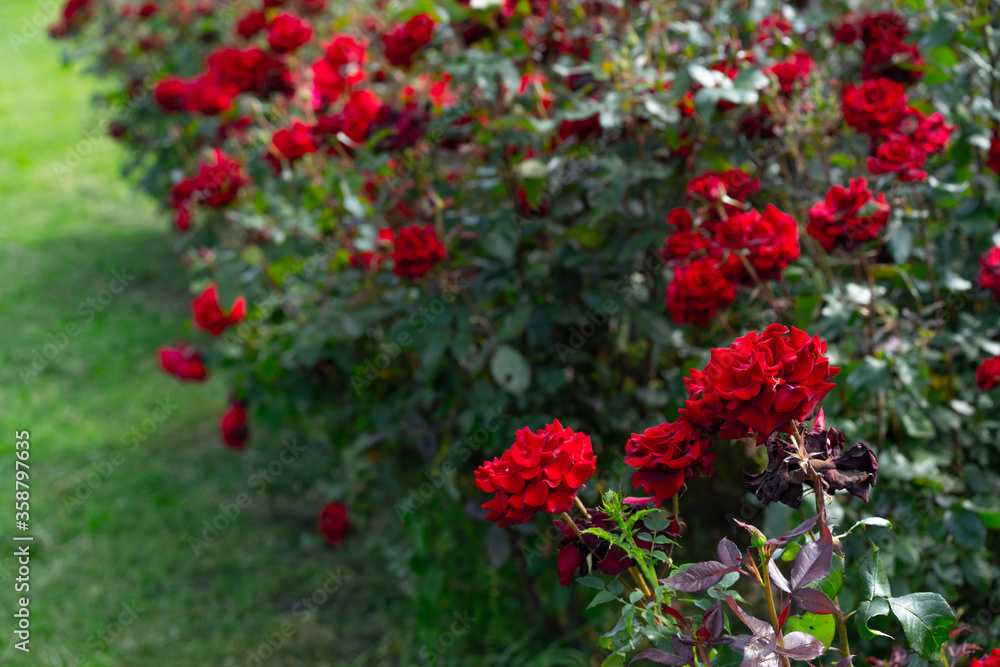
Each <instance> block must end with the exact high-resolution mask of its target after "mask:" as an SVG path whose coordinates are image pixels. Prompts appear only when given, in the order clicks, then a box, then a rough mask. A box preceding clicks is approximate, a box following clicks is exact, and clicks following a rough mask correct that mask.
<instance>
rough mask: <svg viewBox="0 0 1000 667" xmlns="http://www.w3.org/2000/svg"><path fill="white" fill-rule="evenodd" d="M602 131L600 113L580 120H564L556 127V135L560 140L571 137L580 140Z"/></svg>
mask: <svg viewBox="0 0 1000 667" xmlns="http://www.w3.org/2000/svg"><path fill="white" fill-rule="evenodd" d="M600 133H601V117H600V115H598V114H594V115H593V116H588V117H587V118H580V119H579V120H564V121H563V122H561V123H559V126H558V127H557V128H556V135H557V136H558V137H559V141H566V140H567V139H569V138H571V137H572V138H575V139H578V140H582V139H586V138H587V137H591V136H596V135H599V134H600Z"/></svg>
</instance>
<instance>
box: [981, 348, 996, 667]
mask: <svg viewBox="0 0 1000 667" xmlns="http://www.w3.org/2000/svg"><path fill="white" fill-rule="evenodd" d="M998 384H1000V357H991V358H990V359H986V360H985V361H983V363H981V364H979V368H977V369H976V386H977V387H979V388H980V389H981V390H983V391H989V390H990V389H992V388H993V387H995V386H997V385H998ZM998 667H1000V666H998Z"/></svg>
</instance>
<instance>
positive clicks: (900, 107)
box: [843, 79, 906, 137]
mask: <svg viewBox="0 0 1000 667" xmlns="http://www.w3.org/2000/svg"><path fill="white" fill-rule="evenodd" d="M904 90H905V89H904V88H903V84H901V83H896V82H895V81H892V80H890V79H872V80H869V81H865V82H864V84H862V85H861V86H855V85H853V84H852V85H849V86H847V87H846V88H845V89H844V102H843V110H844V120H845V121H846V122H847V124H848V125H850V126H851V127H853V128H854V129H855V130H857V131H858V132H862V133H864V134H868V135H871V136H873V137H876V136H880V135H884V134H886V133H888V132H891V131H892V130H894V129H895V127H896V124H897V123H898V122H899V120H900V118H902V116H903V113H904V111H905V109H906V94H905V92H904Z"/></svg>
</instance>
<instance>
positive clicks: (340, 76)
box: [312, 33, 368, 109]
mask: <svg viewBox="0 0 1000 667" xmlns="http://www.w3.org/2000/svg"><path fill="white" fill-rule="evenodd" d="M367 48H368V43H367V42H365V41H363V40H359V39H357V38H355V37H353V36H352V35H348V34H344V33H338V34H336V35H334V36H333V40H332V41H331V42H330V43H329V44H328V45H327V46H326V50H325V52H324V56H323V57H322V58H320V59H319V60H317V61H316V62H315V63H313V65H312V74H313V104H314V106H315V108H317V109H320V108H323V107H325V106H326V105H328V104H330V103H332V102H335V101H336V100H337V99H338V98H339V97H340V96H341V95H342V94H343V93H344V91H345V90H349V89H350V88H351V86H354V85H356V84H358V83H361V82H362V81H364V79H365V71H364V65H365V63H366V62H368V55H367Z"/></svg>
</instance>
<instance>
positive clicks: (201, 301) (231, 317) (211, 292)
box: [191, 283, 247, 336]
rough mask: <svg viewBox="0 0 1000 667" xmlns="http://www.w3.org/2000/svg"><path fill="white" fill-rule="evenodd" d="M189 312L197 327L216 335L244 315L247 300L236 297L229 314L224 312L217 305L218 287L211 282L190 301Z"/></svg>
mask: <svg viewBox="0 0 1000 667" xmlns="http://www.w3.org/2000/svg"><path fill="white" fill-rule="evenodd" d="M191 312H193V313H194V323H195V324H196V325H197V326H198V328H199V329H204V330H205V331H208V332H209V333H211V334H212V335H213V336H218V335H219V334H221V333H222V332H223V331H225V330H226V328H227V327H229V326H232V325H233V324H236V323H237V322H239V321H240V320H242V319H243V318H244V317H246V314H247V300H246V299H244V298H243V297H242V296H240V297H236V301H234V302H233V307H232V308H231V309H230V310H229V314H226V313H224V312H223V311H222V307H221V306H220V305H219V287H218V285H215V284H214V283H213V284H211V285H209V286H208V287H206V288H205V290H204V291H203V292H202V293H201V294H199V295H198V296H197V297H195V298H194V299H193V300H192V301H191Z"/></svg>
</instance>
